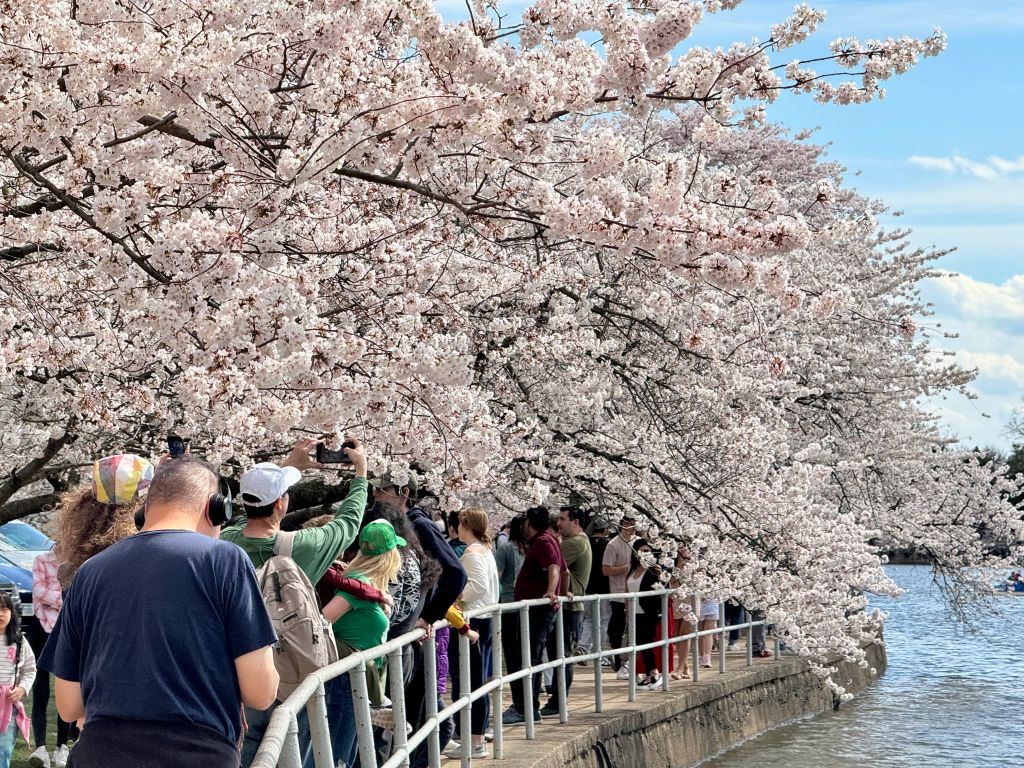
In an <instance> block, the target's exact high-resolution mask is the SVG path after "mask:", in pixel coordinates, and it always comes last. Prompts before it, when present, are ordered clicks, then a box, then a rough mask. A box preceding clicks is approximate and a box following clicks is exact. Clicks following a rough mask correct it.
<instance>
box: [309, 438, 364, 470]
mask: <svg viewBox="0 0 1024 768" xmlns="http://www.w3.org/2000/svg"><path fill="white" fill-rule="evenodd" d="M355 447H356V444H355V443H353V442H352V441H351V440H346V441H345V442H344V443H342V445H341V449H340V450H337V451H332V450H331V449H330V448H328V447H327V446H326V445H325V444H324V443H317V444H316V461H317V464H351V463H352V460H351V459H350V458H349V457H348V456H347V455H346V453H345V449H346V448H355Z"/></svg>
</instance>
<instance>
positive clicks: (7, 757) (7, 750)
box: [0, 712, 18, 768]
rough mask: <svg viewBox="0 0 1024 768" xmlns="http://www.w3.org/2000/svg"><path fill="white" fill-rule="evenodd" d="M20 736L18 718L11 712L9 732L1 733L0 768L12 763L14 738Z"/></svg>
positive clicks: (5, 767) (6, 767)
mask: <svg viewBox="0 0 1024 768" xmlns="http://www.w3.org/2000/svg"><path fill="white" fill-rule="evenodd" d="M17 737H18V720H17V718H16V717H15V716H14V713H13V712H11V724H10V725H8V726H7V732H6V733H2V734H0V768H8V766H10V764H11V753H12V752H14V740H15V739H16V738H17Z"/></svg>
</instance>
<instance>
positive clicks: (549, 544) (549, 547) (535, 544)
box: [515, 530, 565, 600]
mask: <svg viewBox="0 0 1024 768" xmlns="http://www.w3.org/2000/svg"><path fill="white" fill-rule="evenodd" d="M552 565H557V566H558V571H559V573H560V574H561V573H562V572H563V571H565V558H564V557H562V548H561V547H559V546H558V540H557V539H556V538H555V536H554V534H553V533H551V531H550V530H548V531H543V532H542V533H538V534H537V535H536V536H534V537H533V539H531V540H530V545H529V546H528V547H527V548H526V557H525V558H524V559H523V567H522V568H521V569H520V571H519V576H518V577H516V590H515V599H516V600H535V599H537V598H538V597H544V593H545V592H547V591H548V568H549V567H551V566H552ZM562 582H563V579H562V577H561V576H559V579H558V594H560V595H564V594H565V585H564V584H563V583H562Z"/></svg>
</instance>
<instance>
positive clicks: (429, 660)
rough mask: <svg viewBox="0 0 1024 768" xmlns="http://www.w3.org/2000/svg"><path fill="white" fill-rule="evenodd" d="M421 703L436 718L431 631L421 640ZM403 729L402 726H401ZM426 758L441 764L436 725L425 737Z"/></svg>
mask: <svg viewBox="0 0 1024 768" xmlns="http://www.w3.org/2000/svg"><path fill="white" fill-rule="evenodd" d="M423 689H424V693H423V701H424V703H425V705H426V713H427V717H436V716H437V641H435V640H434V633H433V631H431V632H430V634H428V635H427V637H426V638H425V639H424V640H423ZM403 727H404V726H403ZM427 757H428V758H429V761H430V765H439V764H440V763H441V737H440V736H439V735H438V724H437V723H435V724H434V727H433V728H431V729H430V735H429V736H427ZM360 765H369V766H374V765H376V763H364V762H363V761H360Z"/></svg>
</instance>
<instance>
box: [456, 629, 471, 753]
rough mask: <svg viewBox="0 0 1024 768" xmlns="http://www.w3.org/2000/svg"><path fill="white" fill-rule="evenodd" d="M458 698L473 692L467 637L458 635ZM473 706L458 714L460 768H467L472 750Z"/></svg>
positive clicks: (464, 708) (463, 709)
mask: <svg viewBox="0 0 1024 768" xmlns="http://www.w3.org/2000/svg"><path fill="white" fill-rule="evenodd" d="M458 643H459V698H465V697H466V696H469V695H470V694H471V693H472V692H473V683H472V681H471V679H470V674H469V672H470V663H469V637H468V636H466V635H459V639H458ZM472 709H473V705H472V704H469V705H467V706H465V707H463V708H462V710H461V711H460V712H459V735H460V736H461V737H462V743H461V744H460V745H459V746H461V747H462V768H469V761H470V752H471V751H472V749H473V725H472V714H473V713H472Z"/></svg>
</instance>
